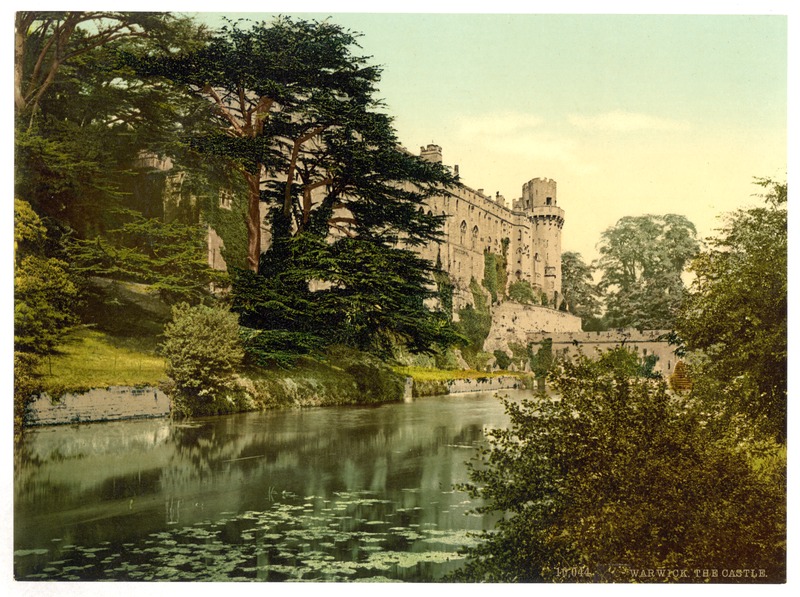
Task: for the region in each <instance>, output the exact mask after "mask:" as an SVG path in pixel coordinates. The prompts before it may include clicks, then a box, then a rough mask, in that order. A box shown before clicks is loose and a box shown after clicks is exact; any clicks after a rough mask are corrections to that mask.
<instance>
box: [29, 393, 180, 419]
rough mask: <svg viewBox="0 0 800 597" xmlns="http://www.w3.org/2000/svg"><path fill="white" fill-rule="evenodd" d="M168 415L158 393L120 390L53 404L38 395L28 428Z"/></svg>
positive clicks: (163, 398) (69, 396) (70, 397)
mask: <svg viewBox="0 0 800 597" xmlns="http://www.w3.org/2000/svg"><path fill="white" fill-rule="evenodd" d="M169 412H170V404H169V398H167V395H166V394H164V392H162V391H161V390H159V389H157V388H153V387H143V388H131V387H124V386H113V387H110V388H95V389H92V390H89V391H87V392H85V393H82V394H66V395H65V396H63V397H62V398H61V400H59V401H58V402H55V403H54V402H52V401H51V400H50V397H49V396H47V395H42V396H40V397H39V398H37V399H36V400H35V401H34V402H33V403H32V404H31V407H30V411H29V413H30V424H31V425H64V424H68V423H88V422H94V421H115V420H120V419H138V418H152V417H165V416H167V415H169Z"/></svg>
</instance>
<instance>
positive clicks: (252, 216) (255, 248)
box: [245, 172, 261, 272]
mask: <svg viewBox="0 0 800 597" xmlns="http://www.w3.org/2000/svg"><path fill="white" fill-rule="evenodd" d="M245 178H246V179H247V189H248V193H247V269H249V270H251V271H254V272H257V271H258V260H259V258H260V257H261V176H260V174H253V173H252V172H246V173H245Z"/></svg>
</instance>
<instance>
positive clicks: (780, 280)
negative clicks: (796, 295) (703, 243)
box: [677, 179, 788, 441]
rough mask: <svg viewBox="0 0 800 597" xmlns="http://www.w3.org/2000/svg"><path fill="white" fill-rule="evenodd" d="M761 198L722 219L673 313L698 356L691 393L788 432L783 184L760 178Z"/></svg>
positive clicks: (726, 412) (770, 429)
mask: <svg viewBox="0 0 800 597" xmlns="http://www.w3.org/2000/svg"><path fill="white" fill-rule="evenodd" d="M758 183H759V184H760V185H761V186H763V187H764V188H765V189H766V190H767V193H766V195H765V199H766V205H765V206H764V207H754V208H751V209H740V210H738V211H736V212H733V213H732V214H730V215H728V216H727V218H726V222H725V225H724V226H723V227H722V228H721V229H720V230H719V233H718V234H717V236H716V237H714V238H710V239H708V240H707V244H708V249H707V250H705V251H703V252H702V253H701V254H700V255H699V256H698V257H697V258H696V259H695V260H694V261H693V262H692V264H691V266H690V271H692V272H693V273H694V274H695V279H694V281H693V283H692V285H691V288H690V292H689V294H688V296H687V298H686V301H685V302H684V304H683V306H682V308H681V311H680V316H679V318H678V325H677V332H678V336H679V338H680V339H681V340H682V341H683V343H684V346H683V348H684V349H685V350H689V351H698V352H702V353H703V355H704V357H703V358H702V359H700V358H699V357H698V356H695V358H694V363H695V366H694V367H692V370H691V371H690V375H691V378H692V380H693V382H694V383H695V385H694V392H695V394H696V395H698V396H701V397H702V398H703V399H704V400H705V401H707V402H708V404H709V408H711V409H713V410H716V411H719V412H721V414H722V416H723V418H724V419H727V418H728V417H730V416H732V415H733V414H734V413H744V414H746V415H747V417H748V419H749V420H750V423H751V424H752V425H755V426H756V427H758V428H759V429H762V430H763V431H764V432H765V433H767V434H769V435H772V436H774V437H777V438H780V439H781V440H782V441H783V440H785V438H786V407H787V404H786V398H787V327H786V319H787V288H788V287H787V275H788V264H787V210H786V197H787V194H786V193H787V187H786V184H785V183H778V182H775V181H773V180H768V179H762V180H759V181H758Z"/></svg>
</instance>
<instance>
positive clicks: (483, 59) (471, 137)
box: [195, 2, 788, 261]
mask: <svg viewBox="0 0 800 597" xmlns="http://www.w3.org/2000/svg"><path fill="white" fill-rule="evenodd" d="M303 4H308V3H302V2H301V3H300V4H298V3H297V2H294V3H291V4H289V5H286V8H287V10H285V11H281V12H280V14H289V15H295V16H300V17H302V18H306V19H318V20H321V19H326V18H330V19H331V20H332V21H333V22H335V23H338V24H340V25H342V26H343V27H345V28H347V29H350V30H352V31H356V32H360V33H361V34H362V37H361V38H360V46H361V48H360V50H359V49H358V48H356V49H354V53H357V54H359V55H364V56H370V57H371V59H370V61H371V62H372V63H373V64H379V65H381V66H382V68H383V73H382V79H381V83H380V84H379V94H378V95H379V97H380V98H381V99H383V100H384V102H385V103H386V109H387V111H388V113H389V114H391V115H392V116H393V117H394V119H395V121H394V122H395V127H396V129H397V132H398V136H399V139H400V141H401V143H402V144H403V145H404V146H405V147H407V148H408V149H409V150H411V151H413V152H415V153H418V152H419V148H420V146H422V145H427V144H428V143H435V144H437V145H440V146H442V148H443V156H444V162H445V164H447V165H450V166H453V165H456V164H457V165H458V166H459V171H460V175H461V179H462V181H463V182H464V183H465V184H466V185H467V186H470V187H472V188H474V189H481V188H482V189H484V190H485V191H486V193H487V194H491V195H494V194H495V193H496V192H500V194H501V195H503V196H505V197H506V199H507V201H509V202H510V201H512V200H513V199H515V198H517V197H519V196H520V195H521V190H522V185H523V183H525V182H527V181H528V180H530V179H532V178H537V177H545V178H552V179H555V180H556V181H557V183H558V204H559V206H560V207H562V208H563V209H564V210H565V212H566V213H565V225H564V230H563V235H562V248H563V250H565V251H577V252H579V253H581V254H582V255H583V257H584V259H585V260H586V261H591V260H592V259H594V258H596V257H597V251H596V246H597V243H598V241H599V240H600V235H601V233H602V232H603V231H604V230H606V229H607V228H609V227H611V226H613V225H614V224H615V223H616V222H617V221H618V220H619V219H620V218H621V217H623V216H627V215H642V214H648V213H652V214H666V213H677V214H682V215H685V216H686V217H688V218H689V220H691V221H692V222H694V224H695V225H696V226H697V229H698V233H699V236H700V237H701V238H703V237H706V236H708V235H710V234H712V233H713V231H714V229H715V228H717V227H718V226H719V225H720V224H721V221H720V220H719V219H718V216H719V215H720V214H722V213H724V212H730V211H732V210H734V209H737V208H739V207H743V206H748V205H754V204H757V203H758V202H759V200H758V199H757V198H755V197H753V195H754V194H755V193H757V192H759V191H760V187H757V186H756V185H754V184H753V180H754V178H755V177H771V178H775V179H778V180H781V181H783V180H786V177H787V69H788V65H787V51H788V50H787V25H788V19H787V17H786V16H785V15H786V12H783V13H781V12H780V11H779V10H774V14H768V13H769V12H770V10H769V8H770V6H771V5H770V3H769V2H766V3H761V4H760V5H758V10H757V11H756V12H758V13H761V14H747V13H746V11H745V10H742V11H741V13H740V14H705V15H701V14H688V13H686V14H649V15H647V14H645V15H642V14H640V15H632V14H586V13H579V14H525V13H519V12H517V13H514V14H507V13H506V14H502V13H500V14H498V13H497V12H494V13H480V14H475V13H468V14H465V13H463V12H461V13H454V12H449V11H447V10H446V8H447V7H446V6H443V5H442V4H441V3H438V4H437V3H428V4H422V5H421V10H426V9H425V6H427V7H428V8H427V10H428V11H430V10H433V9H434V8H436V7H438V8H439V9H440V10H444V12H439V13H434V12H411V13H409V12H405V13H403V14H399V13H398V12H393V11H400V10H404V11H408V10H413V8H414V7H413V6H412V7H411V8H409V3H408V2H406V3H403V4H398V5H396V6H393V5H392V3H390V4H389V5H382V10H388V11H390V12H381V13H375V12H371V13H366V12H358V9H357V5H356V8H354V7H353V4H352V3H331V2H328V3H323V4H324V5H325V6H330V7H331V10H327V11H319V10H318V9H319V7H318V6H317V5H318V4H319V3H310V4H311V8H309V9H307V10H308V11H304V12H293V11H292V10H296V9H298V7H299V9H300V10H303V9H302V6H303ZM412 4H413V5H415V6H417V5H416V4H415V3H412ZM484 4H485V3H484ZM567 4H569V3H567ZM705 4H708V3H705ZM746 4H747V3H739V4H737V3H734V2H729V3H728V5H734V7H737V6H741V7H742V8H744V7H745V6H744V5H746ZM781 4H782V3H777V8H780V5H781ZM278 5H280V3H278ZM273 6H275V4H274V3H273ZM337 6H338V8H337ZM515 6H525V7H529V6H530V7H536V6H537V3H533V4H522V5H515ZM561 6H566V4H560V5H559V7H561ZM593 6H594V7H595V8H599V7H601V6H604V4H603V3H599V4H597V3H596V4H594V5H593ZM693 6H695V10H701V11H702V9H704V8H705V9H707V6H705V5H704V3H702V2H701V3H696V4H695V5H693ZM500 7H502V6H500ZM279 8H280V6H278V9H279ZM315 8H316V9H317V11H316V12H315V11H314V9H315ZM609 8H610V4H609ZM353 10H356V12H347V11H353ZM362 10H363V9H362ZM369 10H374V9H369ZM483 10H485V8H483ZM517 10H519V9H517ZM751 10H752V7H751ZM277 12H278V10H277V9H276V13H277ZM706 12H707V10H706ZM195 14H196V16H197V17H198V18H199V19H202V20H204V21H207V22H208V23H209V24H212V25H217V24H219V23H221V16H222V15H220V14H219V13H208V12H202V13H195ZM274 14H275V13H226V16H227V17H229V18H234V19H236V18H240V17H242V18H249V19H252V20H256V21H259V20H269V19H270V18H271V17H272V16H274Z"/></svg>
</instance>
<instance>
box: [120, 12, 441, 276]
mask: <svg viewBox="0 0 800 597" xmlns="http://www.w3.org/2000/svg"><path fill="white" fill-rule="evenodd" d="M357 37H358V35H357V34H354V33H352V32H350V31H347V30H345V29H343V28H341V27H340V26H338V25H335V24H333V23H331V22H329V21H323V22H310V21H304V20H292V19H290V18H288V17H279V18H277V19H275V20H273V21H272V22H270V23H265V22H261V23H255V24H252V26H251V27H250V28H249V29H245V28H243V27H241V26H240V24H239V23H233V24H229V25H227V26H225V27H223V28H222V30H221V31H219V32H218V34H216V35H215V36H213V38H212V39H211V41H210V43H209V44H208V46H207V47H205V48H202V49H200V50H198V51H195V52H187V53H172V54H162V55H157V56H149V57H147V58H146V59H143V60H133V61H132V64H134V65H135V66H136V68H137V69H138V70H139V71H140V72H143V73H148V74H151V75H159V76H162V77H167V78H169V79H170V80H172V81H175V82H176V83H179V84H182V85H183V86H184V87H185V89H187V90H188V91H190V92H192V93H194V94H196V95H199V96H201V97H204V98H206V99H207V100H209V101H210V102H211V103H212V104H213V106H214V110H213V114H214V115H215V117H216V118H217V124H218V126H217V129H216V130H214V131H210V132H209V133H208V134H207V135H204V136H202V137H198V138H197V139H196V143H195V146H196V147H197V149H198V150H201V151H204V152H207V153H209V154H214V155H219V156H224V157H225V158H226V159H228V160H229V162H230V163H231V164H234V165H235V166H236V167H237V168H238V169H239V171H240V172H241V173H242V175H243V177H244V178H245V180H246V181H247V184H248V186H249V199H248V218H247V225H248V231H249V250H248V268H249V269H251V270H253V271H255V270H256V269H257V268H258V263H259V251H260V226H261V216H260V210H259V202H260V201H266V202H268V203H269V204H270V207H271V209H272V210H273V211H274V212H275V213H274V215H273V221H275V218H277V217H278V216H280V218H281V219H282V220H284V222H282V223H280V225H279V226H278V227H277V228H276V227H274V226H273V229H272V230H271V232H272V237H273V240H274V239H276V238H278V237H279V236H282V235H288V234H290V231H294V233H296V234H302V233H305V232H307V231H315V233H316V234H319V235H321V236H327V235H328V234H329V233H331V232H336V233H338V234H345V235H352V236H358V237H360V238H363V239H369V240H373V241H376V242H379V243H380V244H385V245H386V244H392V243H394V241H396V240H398V239H399V238H400V237H401V236H402V237H403V240H404V241H405V242H407V243H408V244H411V245H413V244H419V243H421V242H427V241H429V240H432V239H435V238H438V237H439V235H440V234H441V233H440V230H439V229H440V227H441V223H442V218H441V216H433V215H428V214H425V213H424V212H421V211H418V209H417V208H418V207H419V205H420V204H421V202H422V200H423V199H424V198H426V197H427V196H429V195H430V194H431V193H432V192H434V191H435V190H438V189H439V185H440V184H441V183H445V184H450V183H452V182H453V181H454V178H453V177H452V176H451V175H450V174H449V173H448V172H447V171H446V170H445V169H444V168H443V167H442V166H441V165H437V164H430V163H427V162H424V161H423V160H421V159H419V158H417V157H414V156H411V155H409V154H407V153H405V152H402V151H399V150H398V143H397V139H396V136H395V134H394V131H393V129H392V126H391V120H390V119H389V118H388V117H387V116H386V115H385V113H383V112H381V111H379V108H380V102H379V101H378V100H376V99H375V98H374V97H373V95H374V93H375V91H376V83H377V81H378V79H379V76H380V69H378V68H377V67H374V66H369V65H367V60H366V58H363V57H359V56H355V55H353V54H352V53H351V48H353V47H354V46H355V44H356V40H357ZM404 183H411V184H410V185H409V184H404ZM290 222H291V224H290Z"/></svg>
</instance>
